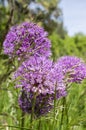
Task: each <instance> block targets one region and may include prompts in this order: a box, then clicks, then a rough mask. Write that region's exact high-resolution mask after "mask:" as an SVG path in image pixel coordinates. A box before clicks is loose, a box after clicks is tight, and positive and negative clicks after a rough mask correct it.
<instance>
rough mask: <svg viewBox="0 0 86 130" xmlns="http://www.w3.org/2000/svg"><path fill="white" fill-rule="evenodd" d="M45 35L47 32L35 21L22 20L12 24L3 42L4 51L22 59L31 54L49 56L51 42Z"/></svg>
mask: <svg viewBox="0 0 86 130" xmlns="http://www.w3.org/2000/svg"><path fill="white" fill-rule="evenodd" d="M47 36H48V34H47V32H45V31H44V29H43V28H42V27H39V26H38V25H36V24H35V23H29V22H24V23H22V24H20V25H16V26H13V27H12V28H11V29H10V31H9V32H8V34H7V36H6V39H5V41H4V43H3V46H4V53H5V54H7V55H9V56H10V57H11V58H13V57H16V58H18V59H23V58H24V60H25V59H27V58H28V57H29V56H31V55H36V56H41V55H44V56H45V57H49V56H50V55H51V51H50V47H51V43H50V41H49V39H48V38H47Z"/></svg>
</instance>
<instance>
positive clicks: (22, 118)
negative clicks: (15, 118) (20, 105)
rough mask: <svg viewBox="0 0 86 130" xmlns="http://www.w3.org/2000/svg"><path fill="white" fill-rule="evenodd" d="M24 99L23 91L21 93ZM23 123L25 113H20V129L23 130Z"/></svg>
mask: <svg viewBox="0 0 86 130" xmlns="http://www.w3.org/2000/svg"><path fill="white" fill-rule="evenodd" d="M23 98H24V91H23V92H22V99H23ZM24 122H25V113H24V112H23V111H22V113H21V129H20V130H24Z"/></svg>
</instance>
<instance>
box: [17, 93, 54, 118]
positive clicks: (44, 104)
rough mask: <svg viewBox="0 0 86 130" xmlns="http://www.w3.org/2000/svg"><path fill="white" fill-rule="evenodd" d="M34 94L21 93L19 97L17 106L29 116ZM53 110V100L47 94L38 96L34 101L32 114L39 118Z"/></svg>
mask: <svg viewBox="0 0 86 130" xmlns="http://www.w3.org/2000/svg"><path fill="white" fill-rule="evenodd" d="M33 96H34V93H32V92H30V93H27V92H25V91H23V92H22V93H21V94H20V96H19V100H18V103H19V106H20V108H21V110H22V111H24V112H25V113H28V114H31V111H32V104H33V103H32V102H33ZM52 108H53V100H52V97H50V96H49V95H48V94H46V95H43V94H40V95H39V96H37V97H36V99H35V107H34V114H35V115H36V116H37V117H39V116H42V115H45V114H47V113H48V112H49V111H50V110H51V109H52Z"/></svg>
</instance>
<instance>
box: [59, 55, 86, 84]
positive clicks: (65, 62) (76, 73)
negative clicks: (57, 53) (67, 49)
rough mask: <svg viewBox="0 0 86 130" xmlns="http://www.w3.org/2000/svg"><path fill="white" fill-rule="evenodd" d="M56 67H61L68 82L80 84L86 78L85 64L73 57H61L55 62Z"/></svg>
mask: <svg viewBox="0 0 86 130" xmlns="http://www.w3.org/2000/svg"><path fill="white" fill-rule="evenodd" d="M57 64H58V66H60V67H62V71H63V73H64V75H65V76H67V74H68V75H69V81H70V82H81V81H82V80H83V79H85V78H86V64H85V63H84V61H83V60H82V59H80V58H78V57H75V56H63V57H61V58H59V59H58V61H57Z"/></svg>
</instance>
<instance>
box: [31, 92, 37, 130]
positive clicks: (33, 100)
mask: <svg viewBox="0 0 86 130" xmlns="http://www.w3.org/2000/svg"><path fill="white" fill-rule="evenodd" d="M35 102H36V94H34V96H33V99H32V110H31V119H30V127H31V129H32V128H33V120H34V109H35Z"/></svg>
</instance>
